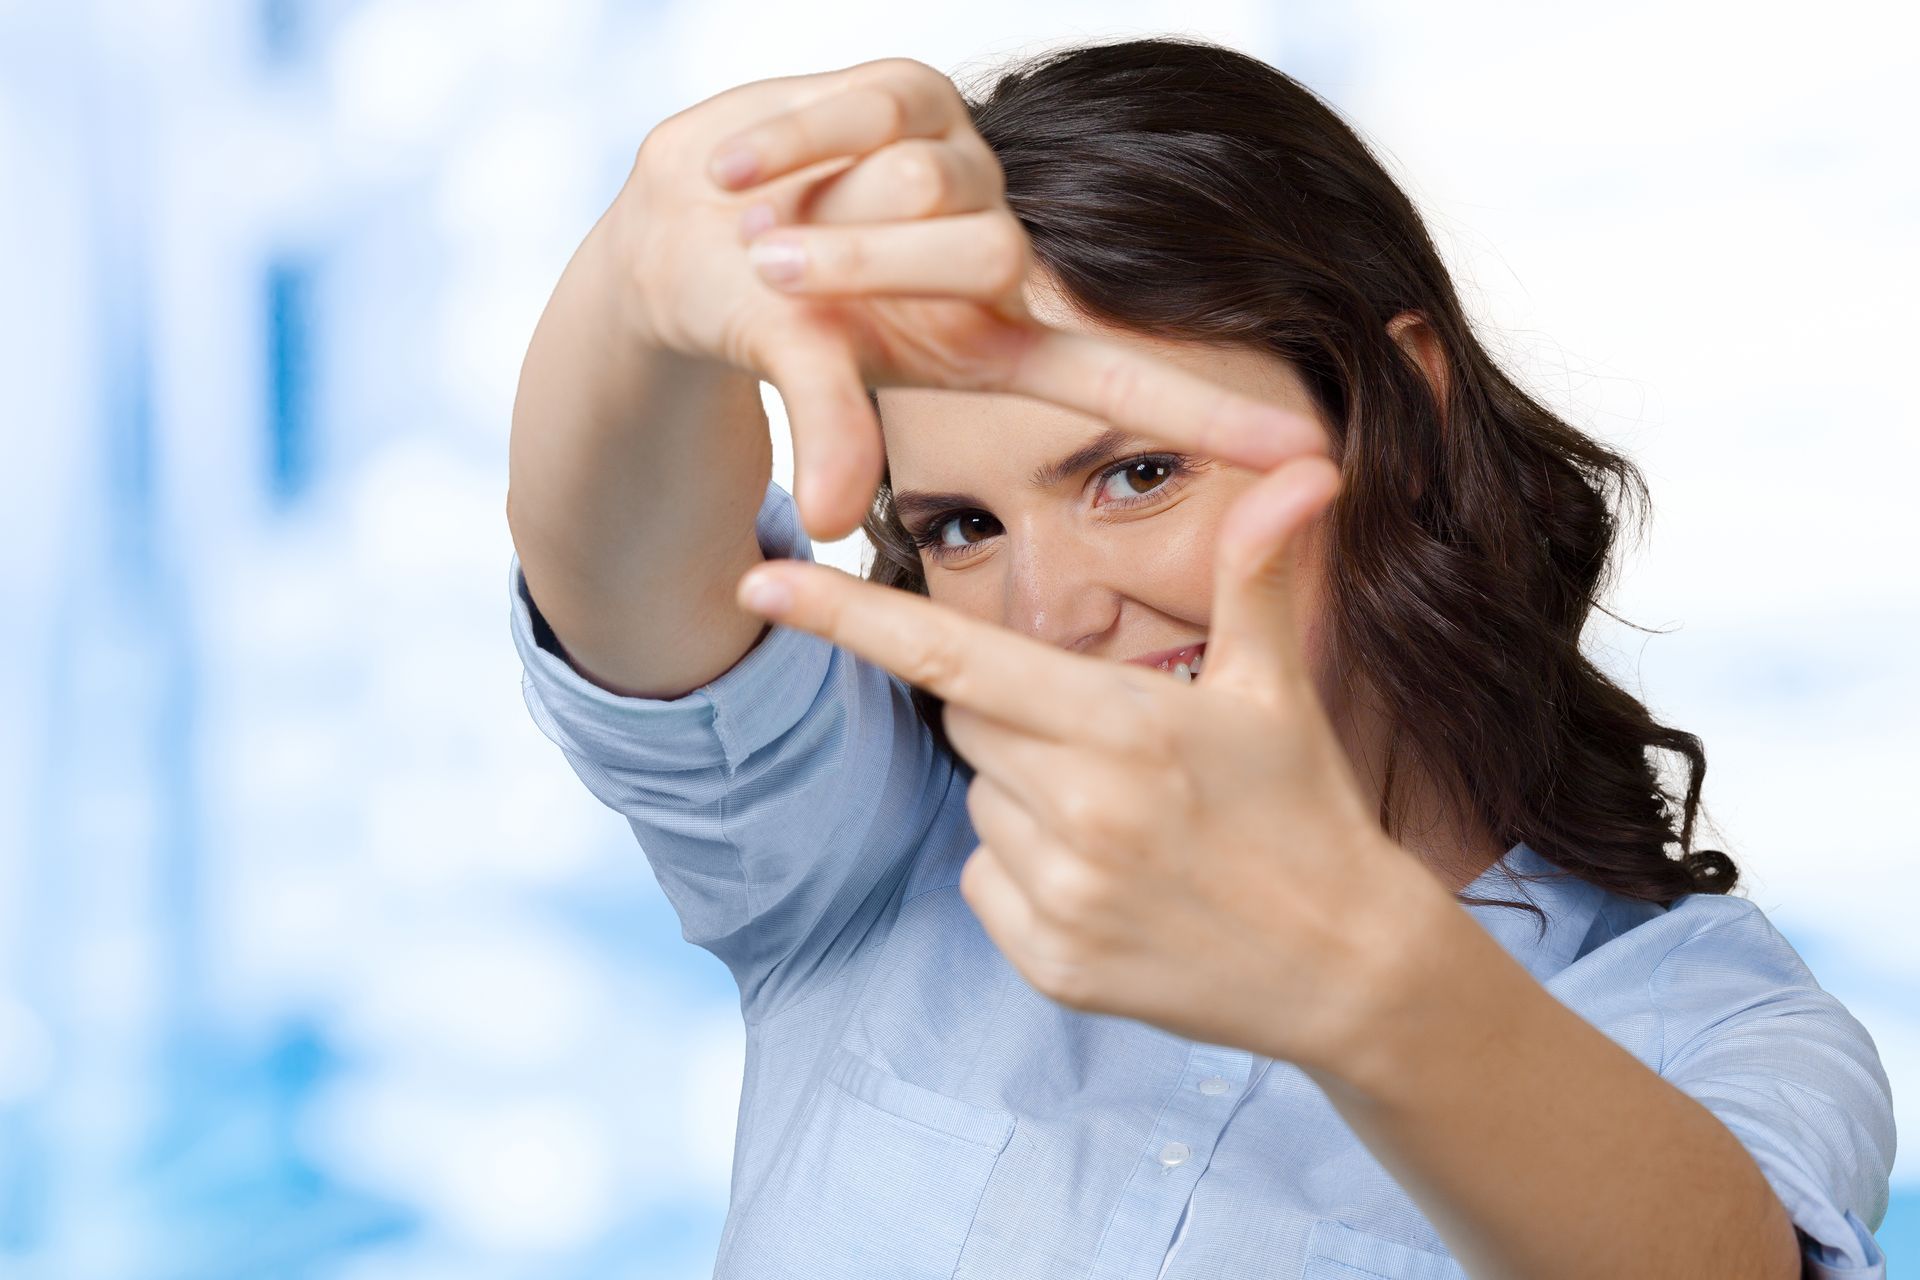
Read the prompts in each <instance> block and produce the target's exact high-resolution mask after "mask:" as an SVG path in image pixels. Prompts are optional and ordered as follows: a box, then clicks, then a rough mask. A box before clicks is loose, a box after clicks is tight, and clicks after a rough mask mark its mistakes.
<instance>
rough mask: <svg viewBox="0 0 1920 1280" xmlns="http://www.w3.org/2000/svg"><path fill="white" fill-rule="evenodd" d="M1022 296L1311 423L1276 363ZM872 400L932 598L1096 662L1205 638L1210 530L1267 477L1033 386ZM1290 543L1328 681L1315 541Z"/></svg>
mask: <svg viewBox="0 0 1920 1280" xmlns="http://www.w3.org/2000/svg"><path fill="white" fill-rule="evenodd" d="M1028 297H1029V306H1030V308H1031V310H1032V311H1033V313H1034V315H1035V316H1036V317H1037V318H1039V319H1040V320H1042V321H1043V322H1045V323H1048V324H1051V325H1054V326H1055V327H1058V328H1062V329H1070V330H1074V331H1078V332H1087V333H1092V332H1098V333H1100V334H1101V335H1103V336H1105V337H1107V338H1110V339H1113V340H1115V341H1119V342H1122V343H1126V344H1128V345H1131V346H1134V347H1138V348H1141V349H1144V350H1147V351H1149V352H1151V353H1153V354H1154V355H1157V356H1159V357H1161V358H1162V359H1165V360H1168V361H1171V362H1173V363H1174V364H1177V365H1180V366H1182V367H1183V368H1186V369H1190V370H1192V371H1194V372H1196V373H1200V374H1203V375H1204V376H1206V377H1208V378H1210V379H1212V380H1213V381H1215V382H1219V383H1222V384H1225V385H1226V386H1229V387H1232V388H1234V389H1236V390H1239V391H1243V392H1246V393H1249V394H1252V395H1255V396H1259V397H1261V398H1263V399H1265V400H1268V401H1271V402H1274V403H1277V404H1282V405H1286V406H1288V407H1291V408H1296V409H1299V410H1301V411H1303V412H1306V413H1314V414H1316V416H1317V410H1316V409H1315V408H1314V406H1313V403H1312V401H1311V398H1310V397H1309V396H1308V394H1307V392H1306V388H1305V386H1304V385H1303V384H1302V383H1301V382H1300V380H1299V378H1298V377H1297V376H1296V375H1295V374H1294V372H1293V370H1292V368H1291V367H1290V366H1289V365H1288V364H1287V363H1286V362H1285V361H1283V360H1281V359H1279V358H1278V357H1275V356H1272V355H1268V354H1266V353H1264V352H1255V351H1249V350H1244V349H1237V348H1231V347H1219V346H1209V345H1198V344H1190V343H1176V342H1171V341H1166V340H1162V339H1156V338H1151V337H1144V336H1141V335H1139V334H1135V333H1128V332H1121V331H1116V330H1109V329H1095V328H1094V327H1093V326H1091V325H1089V324H1087V323H1086V322H1085V321H1083V320H1081V319H1079V318H1078V317H1075V316H1072V315H1070V314H1069V313H1068V312H1066V311H1065V309H1064V308H1062V307H1060V306H1058V305H1057V303H1054V302H1053V301H1052V298H1053V295H1052V294H1051V293H1049V292H1047V291H1045V290H1043V289H1030V290H1029V294H1028ZM877 397H878V401H879V405H880V415H881V420H882V423H883V426H884V432H885V438H886V449H887V461H888V467H889V474H890V478H891V481H892V485H893V490H894V494H895V502H896V509H897V510H898V512H899V515H900V518H901V522H902V523H903V524H904V525H905V526H906V528H907V530H908V531H909V532H910V533H912V534H914V535H916V538H917V539H918V540H919V541H921V544H922V545H921V550H920V563H921V566H922V568H923V569H924V571H925V573H926V580H927V594H928V595H929V596H930V597H931V598H933V599H934V600H937V601H939V602H940V603H942V604H944V605H947V606H949V607H950V608H954V609H958V610H960V611H961V612H963V613H967V614H971V615H973V616H974V617H978V618H985V619H987V620H988V621H992V622H998V623H1000V624H1001V625H1003V626H1007V627H1012V628H1013V629H1015V630H1017V631H1020V632H1023V633H1025V634H1026V635H1029V636H1032V637H1034V638H1035V639H1038V640H1042V641H1044V642H1046V643H1047V644H1051V645H1056V646H1058V647H1060V648H1062V649H1066V650H1069V651H1072V652H1076V653H1083V654H1086V655H1087V656H1089V657H1095V658H1108V659H1112V660H1115V661H1128V660H1132V659H1137V658H1143V657H1148V658H1150V657H1152V656H1154V655H1158V654H1161V653H1164V652H1165V651H1167V650H1173V649H1180V648H1183V647H1185V646H1190V645H1195V644H1199V643H1203V642H1204V641H1205V640H1206V638H1207V620H1208V618H1209V616H1210V615H1211V612H1212V601H1213V591H1214V566H1213V547H1214V537H1215V532H1216V530H1217V529H1218V528H1219V525H1220V520H1221V517H1222V516H1223V515H1224V514H1225V512H1226V510H1227V508H1228V506H1229V505H1230V504H1231V503H1232V502H1233V501H1234V499H1235V498H1237V497H1238V496H1239V495H1240V494H1241V492H1242V491H1243V490H1245V489H1246V488H1247V487H1248V486H1250V485H1251V484H1252V483H1253V482H1254V481H1255V480H1256V479H1258V473H1257V472H1255V471H1252V470H1250V469H1248V468H1245V467H1241V466H1238V465H1232V464H1228V463H1224V462H1219V461H1216V460H1214V459H1212V458H1207V457H1203V456H1199V455H1192V454H1185V453H1183V451H1181V450H1178V449H1173V448H1169V447H1167V446H1164V445H1161V444H1158V443H1156V442H1153V441H1149V440H1146V439H1142V438H1137V437H1131V436H1123V435H1120V434H1119V433H1117V432H1114V431H1113V430H1112V429H1111V428H1110V427H1109V424H1107V423H1106V422H1104V421H1102V420H1100V419H1097V418H1092V417H1089V416H1087V415H1085V414H1082V413H1079V412H1077V411H1074V410H1070V409H1066V408H1062V407H1060V406H1057V405H1053V404H1049V403H1047V402H1044V401H1040V400H1033V399H1029V398H1027V397H1024V396H1015V395H1006V394H1000V393H993V392H971V391H952V390H946V389H929V388H918V387H887V388H883V389H880V390H879V391H878V392H877ZM1322 421H1323V424H1324V419H1323V420H1322ZM1115 437H1117V438H1115ZM1093 446H1098V448H1097V450H1096V451H1095V452H1093V453H1086V454H1082V455H1081V456H1078V457H1071V455H1075V454H1076V453H1077V452H1078V451H1082V450H1086V449H1089V448H1090V447H1093ZM1063 461H1068V462H1069V465H1067V466H1065V467H1060V466H1059V465H1058V464H1060V463H1062V462H1063ZM1292 554H1293V556H1294V562H1295V563H1294V570H1295V572H1294V579H1293V580H1294V584H1295V591H1296V596H1297V598H1296V601H1295V616H1296V617H1297V618H1298V619H1299V620H1300V625H1301V627H1302V631H1303V634H1302V641H1303V643H1304V645H1305V648H1306V652H1307V653H1308V654H1309V661H1310V662H1311V663H1313V664H1314V665H1315V672H1314V675H1315V677H1316V683H1319V679H1318V677H1319V674H1320V667H1319V663H1320V658H1319V654H1320V650H1319V646H1318V642H1317V636H1318V634H1319V626H1318V620H1319V617H1320V607H1319V600H1320V585H1319V584H1320V574H1319V558H1320V557H1319V550H1318V545H1317V539H1313V538H1309V539H1303V540H1301V541H1300V542H1299V543H1297V544H1296V545H1295V547H1294V549H1293V552H1292ZM1322 694H1323V698H1324V696H1325V694H1326V690H1325V688H1324V687H1323V689H1322Z"/></svg>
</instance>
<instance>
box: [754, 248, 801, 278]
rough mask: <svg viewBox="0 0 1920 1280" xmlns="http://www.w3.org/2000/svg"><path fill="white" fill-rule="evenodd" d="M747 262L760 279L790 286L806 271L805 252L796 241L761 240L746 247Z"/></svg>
mask: <svg viewBox="0 0 1920 1280" xmlns="http://www.w3.org/2000/svg"><path fill="white" fill-rule="evenodd" d="M747 261H749V262H751V263H752V264H753V265H754V268H755V269H756V270H758V271H759V272H760V278H761V279H763V280H767V281H770V282H771V283H774V284H790V283H792V282H793V281H795V280H798V279H799V278H800V274H801V272H803V271H805V270H806V269H807V250H806V246H804V245H802V244H801V243H800V242H799V241H797V240H782V239H772V238H767V239H761V240H758V241H756V242H754V243H753V244H751V245H748V246H747Z"/></svg>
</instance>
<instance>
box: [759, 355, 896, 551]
mask: <svg viewBox="0 0 1920 1280" xmlns="http://www.w3.org/2000/svg"><path fill="white" fill-rule="evenodd" d="M760 364H761V367H762V368H764V369H765V370H766V371H767V374H766V376H767V381H769V382H771V383H773V385H774V387H775V389H776V390H778V391H779V392H780V400H781V403H783V404H785V405H786V407H787V425H788V427H789V428H790V429H791V431H792V433H793V475H794V481H793V495H794V502H795V503H796V505H798V506H799V508H800V522H801V524H802V525H804V526H805V528H806V531H807V536H809V537H811V538H814V539H817V540H819V541H821V542H831V541H833V540H834V539H836V538H844V537H846V536H847V535H848V534H850V533H852V532H853V531H854V530H855V529H857V528H859V527H860V522H861V520H862V519H864V518H865V517H866V514H867V511H868V509H869V508H870V507H871V506H872V505H873V497H874V493H875V492H876V491H877V490H878V489H879V487H880V471H881V467H882V466H883V465H884V463H885V455H884V449H883V446H882V443H881V438H880V422H879V419H878V418H877V417H875V415H874V412H873V404H872V402H871V401H869V400H868V399H867V390H866V384H865V382H864V381H863V380H862V379H861V375H860V365H859V362H858V361H857V360H856V359H855V358H854V355H853V352H852V351H851V350H850V349H849V348H848V346H847V345H846V343H845V342H844V341H843V340H841V339H838V338H836V337H833V336H831V335H829V334H825V333H822V332H820V331H818V330H815V329H810V328H808V327H807V326H805V325H794V326H791V327H790V328H788V329H786V330H784V331H783V332H781V333H779V334H776V335H774V337H773V339H772V341H771V342H769V343H768V351H767V353H766V356H765V357H764V358H763V359H762V360H761V361H760Z"/></svg>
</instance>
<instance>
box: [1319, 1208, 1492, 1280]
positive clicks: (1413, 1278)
mask: <svg viewBox="0 0 1920 1280" xmlns="http://www.w3.org/2000/svg"><path fill="white" fill-rule="evenodd" d="M1466 1275H1467V1273H1466V1270H1465V1268H1463V1267H1462V1266H1461V1265H1460V1264H1459V1263H1458V1262H1455V1261H1454V1260H1453V1259H1452V1258H1451V1257H1450V1256H1448V1255H1447V1254H1444V1253H1432V1252H1429V1251H1428V1250H1426V1249H1416V1248H1414V1247H1413V1246H1412V1245H1406V1244H1401V1243H1400V1242H1399V1241H1397V1240H1388V1239H1386V1238H1384V1237H1382V1236H1376V1235H1369V1234H1368V1233H1367V1232H1365V1231H1360V1230H1358V1229H1356V1228H1354V1227H1350V1226H1348V1225H1347V1224H1346V1223H1344V1222H1336V1221H1335V1220H1334V1219H1332V1218H1322V1219H1320V1220H1319V1221H1318V1222H1316V1223H1314V1224H1313V1233H1312V1234H1311V1235H1309V1236H1308V1237H1307V1260H1306V1264H1305V1266H1304V1267H1303V1269H1302V1270H1301V1272H1300V1280H1466Z"/></svg>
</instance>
